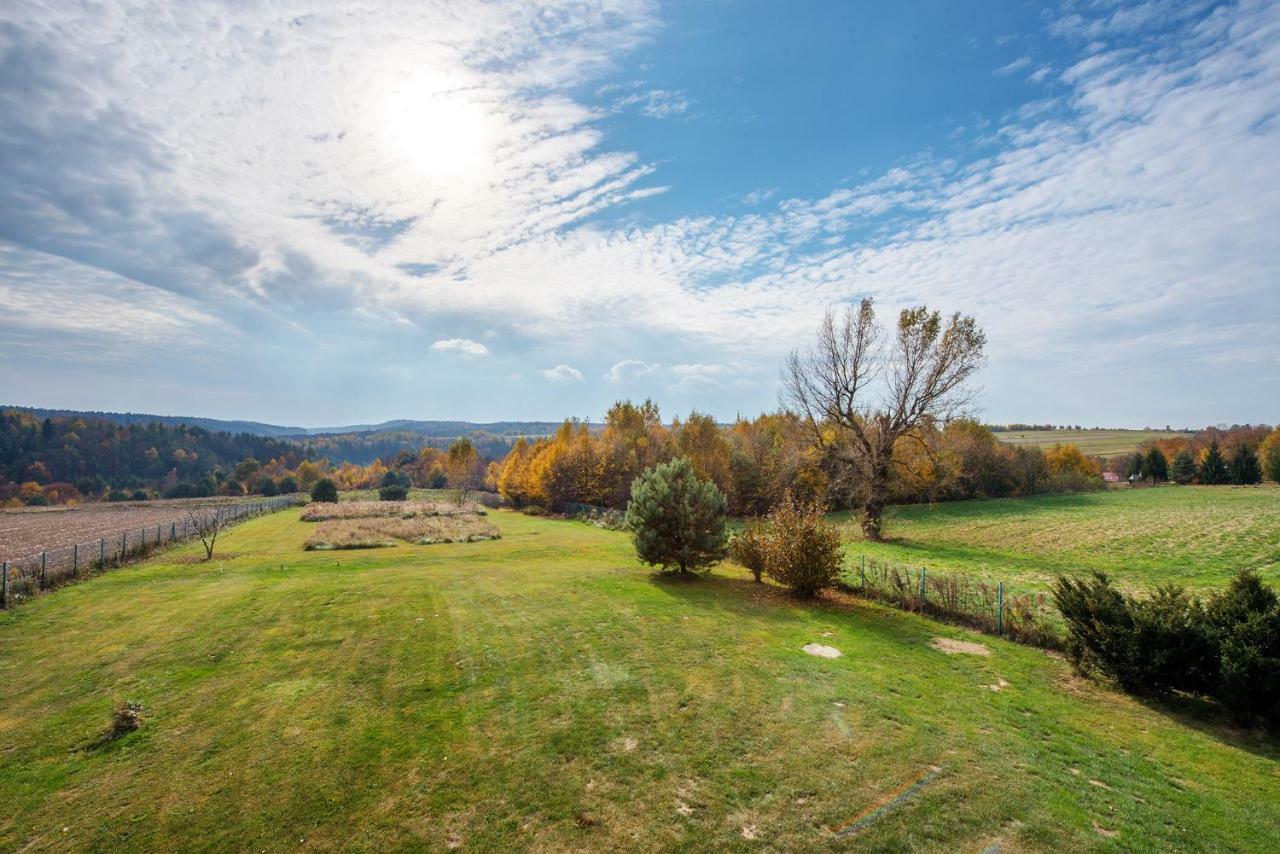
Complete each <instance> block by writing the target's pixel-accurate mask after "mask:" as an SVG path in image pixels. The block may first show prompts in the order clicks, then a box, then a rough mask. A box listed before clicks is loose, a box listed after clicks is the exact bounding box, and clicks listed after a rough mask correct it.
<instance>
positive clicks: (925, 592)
mask: <svg viewBox="0 0 1280 854" xmlns="http://www.w3.org/2000/svg"><path fill="white" fill-rule="evenodd" d="M928 578H929V568H928V567H925V566H922V567H920V610H921V611H923V610H924V609H925V608H927V607H929V587H928V583H929V582H928Z"/></svg>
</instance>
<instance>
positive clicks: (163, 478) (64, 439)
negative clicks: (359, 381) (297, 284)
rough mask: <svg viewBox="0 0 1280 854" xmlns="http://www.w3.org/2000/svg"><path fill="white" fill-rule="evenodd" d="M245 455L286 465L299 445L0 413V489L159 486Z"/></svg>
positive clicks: (180, 428) (88, 490) (89, 490)
mask: <svg viewBox="0 0 1280 854" xmlns="http://www.w3.org/2000/svg"><path fill="white" fill-rule="evenodd" d="M246 458H255V459H259V460H270V459H278V460H281V461H282V462H283V463H284V464H286V465H288V466H290V467H292V466H295V465H296V464H297V463H298V462H300V461H301V460H302V458H303V450H302V448H300V447H299V446H298V445H297V444H294V443H292V442H287V441H283V440H280V439H274V438H270V437H265V436H254V435H251V434H249V433H235V434H233V433H224V432H214V431H210V430H205V429H204V428H202V427H193V426H188V425H177V426H168V425H164V424H158V423H154V422H153V423H150V424H115V423H112V422H110V421H104V420H99V419H93V418H83V417H79V416H77V417H60V418H45V419H43V420H41V419H37V418H35V417H34V416H32V415H29V414H26V413H22V412H0V490H3V489H5V488H6V487H7V488H9V489H13V488H15V487H16V486H17V485H18V484H22V483H31V482H34V483H37V484H40V485H41V486H45V487H47V486H49V485H51V484H61V485H64V486H63V488H62V489H61V490H60V493H61V496H62V497H63V498H64V499H65V497H66V495H68V494H69V493H70V491H71V490H75V491H76V492H78V493H80V494H82V495H89V494H95V493H99V492H101V491H103V490H104V489H106V488H107V487H117V488H125V489H132V488H137V487H141V486H150V487H154V488H161V489H162V488H165V486H166V485H167V484H174V483H178V482H195V481H201V480H205V479H207V478H209V477H210V476H211V475H212V474H213V473H214V472H215V471H230V470H231V469H233V468H234V467H235V465H236V464H237V463H238V462H240V461H241V460H243V459H246ZM46 491H47V490H46ZM0 497H3V496H0Z"/></svg>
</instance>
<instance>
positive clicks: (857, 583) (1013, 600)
mask: <svg viewBox="0 0 1280 854" xmlns="http://www.w3.org/2000/svg"><path fill="white" fill-rule="evenodd" d="M839 586H840V587H841V588H842V589H843V590H845V591H846V592H849V593H853V594H855V595H858V596H862V597H863V598H866V599H875V600H878V601H881V602H887V603H889V604H891V605H894V606H895V607H898V608H901V609H902V610H904V611H915V612H916V613H920V614H927V615H929V616H931V617H939V618H942V619H946V620H951V621H954V622H958V623H962V624H964V625H966V626H969V627H971V628H975V629H977V630H979V631H982V632H986V633H987V634H993V635H1000V636H1002V637H1008V638H1011V639H1013V640H1016V641H1020V642H1022V643H1027V644H1032V645H1034V646H1041V647H1046V648H1049V649H1059V648H1061V646H1062V638H1061V636H1060V634H1059V631H1058V628H1059V626H1060V625H1061V622H1062V621H1061V619H1060V618H1059V615H1058V612H1057V610H1056V609H1055V608H1054V607H1053V604H1052V602H1051V601H1050V598H1049V596H1048V594H1046V593H1038V592H1031V593H1013V592H1012V591H1010V590H1008V589H1006V587H1005V583H1004V582H1003V581H998V582H995V583H991V582H987V581H983V580H979V579H975V578H973V577H972V576H969V575H966V574H964V573H959V572H939V571H937V570H933V571H930V570H929V568H928V567H925V566H919V565H916V566H912V565H910V564H903V563H896V562H894V561H889V560H885V559H883V558H877V557H868V556H866V555H859V556H857V558H855V559H854V560H853V566H852V567H851V568H846V570H845V571H844V573H843V574H842V577H841V580H840V584H839Z"/></svg>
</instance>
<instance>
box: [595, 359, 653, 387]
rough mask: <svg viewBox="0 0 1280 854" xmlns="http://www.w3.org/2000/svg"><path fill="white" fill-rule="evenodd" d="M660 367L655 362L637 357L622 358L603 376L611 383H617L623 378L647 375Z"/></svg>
mask: <svg viewBox="0 0 1280 854" xmlns="http://www.w3.org/2000/svg"><path fill="white" fill-rule="evenodd" d="M660 367H661V365H659V364H658V363H657V362H654V363H652V364H650V363H649V362H642V361H640V360H639V359H623V360H622V361H621V362H617V363H616V364H614V366H613V367H612V368H610V369H609V372H608V373H607V374H605V375H604V378H605V379H607V380H608V381H609V382H611V383H619V382H623V381H625V380H631V379H635V378H637V377H644V376H648V375H649V374H652V373H653V372H654V371H656V370H658V368H660Z"/></svg>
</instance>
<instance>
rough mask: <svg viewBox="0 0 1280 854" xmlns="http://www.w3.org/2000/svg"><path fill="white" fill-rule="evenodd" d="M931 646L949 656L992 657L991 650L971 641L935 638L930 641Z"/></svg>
mask: <svg viewBox="0 0 1280 854" xmlns="http://www.w3.org/2000/svg"><path fill="white" fill-rule="evenodd" d="M929 646H931V647H933V648H934V649H936V650H938V652H945V653H946V654H947V655H990V654H991V650H989V649H987V648H986V647H985V646H983V645H982V644H980V643H971V642H969V641H962V640H955V639H953V638H934V639H933V640H931V641H929Z"/></svg>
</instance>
